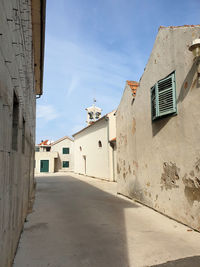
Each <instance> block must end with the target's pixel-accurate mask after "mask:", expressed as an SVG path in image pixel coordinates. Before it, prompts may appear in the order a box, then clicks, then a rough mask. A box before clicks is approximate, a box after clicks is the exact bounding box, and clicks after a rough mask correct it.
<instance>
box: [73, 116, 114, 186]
mask: <svg viewBox="0 0 200 267" xmlns="http://www.w3.org/2000/svg"><path fill="white" fill-rule="evenodd" d="M73 137H74V159H75V160H74V172H75V173H79V174H84V175H88V176H92V177H96V178H101V179H106V180H109V181H114V180H115V173H116V161H115V160H116V124H115V111H113V112H111V113H109V114H107V115H105V116H103V117H102V118H100V119H98V120H96V121H95V122H92V123H91V124H89V125H88V126H87V127H85V128H84V129H82V130H81V131H79V132H77V133H75V134H74V135H73Z"/></svg>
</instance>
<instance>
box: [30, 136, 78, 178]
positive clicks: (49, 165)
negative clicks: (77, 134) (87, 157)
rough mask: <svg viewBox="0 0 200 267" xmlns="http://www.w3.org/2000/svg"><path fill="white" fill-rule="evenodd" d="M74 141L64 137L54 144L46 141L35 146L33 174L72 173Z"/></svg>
mask: <svg viewBox="0 0 200 267" xmlns="http://www.w3.org/2000/svg"><path fill="white" fill-rule="evenodd" d="M73 151H74V141H73V140H72V139H71V138H70V137H68V136H65V137H63V138H61V139H59V140H57V141H56V142H52V143H51V142H49V141H48V140H46V141H43V142H41V144H39V145H38V146H36V152H35V173H43V172H49V173H53V172H58V171H62V172H63V171H73V170H74V154H73Z"/></svg>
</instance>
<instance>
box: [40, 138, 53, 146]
mask: <svg viewBox="0 0 200 267" xmlns="http://www.w3.org/2000/svg"><path fill="white" fill-rule="evenodd" d="M38 145H39V146H50V141H49V140H48V139H47V140H45V141H42V142H41V143H40V144H38Z"/></svg>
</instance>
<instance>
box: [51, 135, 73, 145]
mask: <svg viewBox="0 0 200 267" xmlns="http://www.w3.org/2000/svg"><path fill="white" fill-rule="evenodd" d="M65 139H69V140H70V141H72V142H74V140H73V139H72V138H70V137H69V136H64V137H62V138H60V139H58V140H57V141H55V142H53V143H51V146H54V145H55V144H58V143H59V142H61V141H63V140H65Z"/></svg>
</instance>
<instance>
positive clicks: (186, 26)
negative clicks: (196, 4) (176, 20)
mask: <svg viewBox="0 0 200 267" xmlns="http://www.w3.org/2000/svg"><path fill="white" fill-rule="evenodd" d="M194 27H200V24H197V25H182V26H160V27H159V30H160V29H163V28H169V29H176V28H194Z"/></svg>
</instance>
